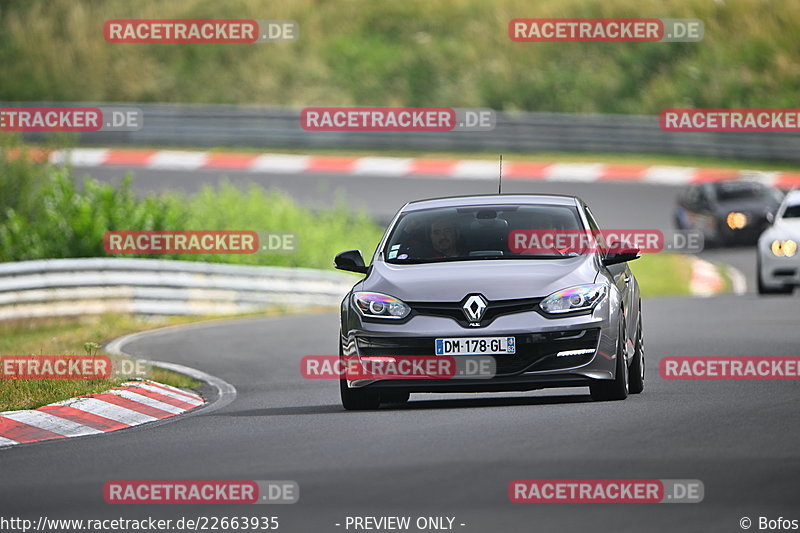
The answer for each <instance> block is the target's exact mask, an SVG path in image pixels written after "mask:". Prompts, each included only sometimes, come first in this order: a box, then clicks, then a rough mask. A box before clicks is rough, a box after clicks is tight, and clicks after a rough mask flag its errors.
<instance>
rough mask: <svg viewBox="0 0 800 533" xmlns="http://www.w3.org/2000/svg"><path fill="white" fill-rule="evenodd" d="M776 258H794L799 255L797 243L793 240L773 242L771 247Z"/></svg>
mask: <svg viewBox="0 0 800 533" xmlns="http://www.w3.org/2000/svg"><path fill="white" fill-rule="evenodd" d="M769 248H770V250H772V255H774V256H775V257H794V254H796V253H797V243H796V242H795V241H793V240H791V239H789V240H787V241H772V245H771V246H770V247H769Z"/></svg>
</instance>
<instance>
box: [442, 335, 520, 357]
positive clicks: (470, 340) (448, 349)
mask: <svg viewBox="0 0 800 533" xmlns="http://www.w3.org/2000/svg"><path fill="white" fill-rule="evenodd" d="M516 352H517V347H516V344H515V343H514V337H455V338H451V339H436V355H492V354H497V355H501V354H504V355H511V354H514V353H516Z"/></svg>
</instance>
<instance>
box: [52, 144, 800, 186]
mask: <svg viewBox="0 0 800 533" xmlns="http://www.w3.org/2000/svg"><path fill="white" fill-rule="evenodd" d="M49 159H50V161H51V162H53V163H57V164H63V163H70V164H72V165H74V166H77V167H105V166H108V167H114V166H118V167H138V168H149V169H161V170H238V171H248V172H262V173H280V174H307V173H315V172H320V173H336V174H347V175H352V176H369V177H386V178H392V177H433V178H441V177H445V178H453V179H477V180H496V179H497V176H498V172H499V164H498V162H497V161H482V160H469V159H466V160H459V159H434V158H399V157H341V156H315V155H290V154H258V153H233V152H197V151H177V150H136V149H135V150H129V149H110V148H77V149H73V150H69V151H66V150H59V151H54V152H52V153H50V154H49ZM503 178H504V179H520V180H544V181H572V182H603V181H608V182H626V183H644V184H661V185H687V184H691V183H703V182H708V181H720V180H727V179H739V178H751V179H758V180H760V181H763V182H764V183H766V184H769V185H773V186H776V187H781V188H791V187H796V186H800V173H793V172H777V171H758V170H730V169H716V168H694V167H680V166H661V165H632V164H605V163H556V162H513V161H510V162H509V161H507V162H504V163H503Z"/></svg>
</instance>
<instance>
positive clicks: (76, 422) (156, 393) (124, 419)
mask: <svg viewBox="0 0 800 533" xmlns="http://www.w3.org/2000/svg"><path fill="white" fill-rule="evenodd" d="M203 404H205V400H203V398H202V397H201V396H200V395H198V394H195V393H194V392H188V391H185V390H183V389H179V388H176V387H171V386H169V385H164V384H161V383H156V382H154V381H146V380H137V381H128V382H125V383H123V384H121V385H120V386H118V387H114V388H112V389H109V390H107V391H105V392H102V393H100V394H93V395H90V396H81V397H77V398H70V399H69V400H65V401H61V402H56V403H51V404H49V405H45V406H43V407H39V408H38V409H32V410H24V411H5V412H0V447H5V446H14V445H16V444H23V443H29V442H39V441H44V440H52V439H63V438H68V437H82V436H84V435H96V434H98V433H107V432H109V431H116V430H118V429H125V428H129V427H133V426H138V425H139V424H144V423H147V422H154V421H156V420H160V419H163V418H170V417H173V416H176V415H179V414H182V413H184V412H186V411H189V410H191V409H194V408H196V407H200V406H201V405H203Z"/></svg>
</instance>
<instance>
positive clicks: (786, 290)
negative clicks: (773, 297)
mask: <svg viewBox="0 0 800 533" xmlns="http://www.w3.org/2000/svg"><path fill="white" fill-rule="evenodd" d="M756 284H757V285H758V294H791V293H792V291H794V287H792V286H791V285H789V286H788V287H778V288H777V289H774V288H772V287H767V286H766V285H764V282H763V281H761V258H759V259H757V260H756Z"/></svg>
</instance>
